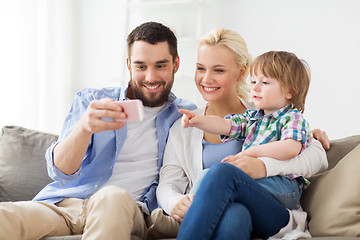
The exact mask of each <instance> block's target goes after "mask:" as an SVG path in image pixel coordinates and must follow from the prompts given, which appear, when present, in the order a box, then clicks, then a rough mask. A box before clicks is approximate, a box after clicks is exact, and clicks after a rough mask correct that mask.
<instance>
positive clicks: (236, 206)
mask: <svg viewBox="0 0 360 240" xmlns="http://www.w3.org/2000/svg"><path fill="white" fill-rule="evenodd" d="M251 231H252V220H251V215H250V212H249V210H248V209H247V208H246V207H245V206H244V205H242V204H240V203H236V202H234V203H231V204H229V206H228V207H227V209H226V210H225V211H224V214H223V216H222V218H221V220H220V223H219V225H218V229H217V231H216V232H215V239H250V235H251Z"/></svg>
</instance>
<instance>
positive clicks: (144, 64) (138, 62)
mask: <svg viewBox="0 0 360 240" xmlns="http://www.w3.org/2000/svg"><path fill="white" fill-rule="evenodd" d="M127 67H128V69H129V72H130V85H131V88H129V90H130V92H131V91H132V93H133V96H128V97H130V98H137V99H140V100H141V101H142V102H143V104H144V105H145V106H148V107H158V106H161V105H163V104H164V103H165V102H166V100H167V97H168V95H169V93H170V91H171V88H172V85H173V83H174V74H175V73H176V72H177V70H178V68H179V57H177V58H176V59H175V62H174V61H173V57H172V55H171V54H170V51H169V45H168V43H167V42H159V43H157V44H154V45H152V44H150V43H147V42H144V41H136V42H134V44H133V46H132V47H131V56H130V57H129V58H128V59H127Z"/></svg>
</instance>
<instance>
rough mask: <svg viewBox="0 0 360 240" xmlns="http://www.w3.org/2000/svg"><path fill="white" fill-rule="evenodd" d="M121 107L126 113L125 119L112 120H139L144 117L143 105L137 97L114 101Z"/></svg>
mask: <svg viewBox="0 0 360 240" xmlns="http://www.w3.org/2000/svg"><path fill="white" fill-rule="evenodd" d="M115 103H116V104H118V105H119V106H121V107H122V109H123V111H124V112H125V113H126V118H125V119H116V118H115V119H114V121H127V122H139V121H142V120H143V119H144V106H143V103H142V102H141V101H140V100H139V99H131V100H125V101H117V102H115Z"/></svg>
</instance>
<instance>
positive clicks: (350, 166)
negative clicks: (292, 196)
mask: <svg viewBox="0 0 360 240" xmlns="http://www.w3.org/2000/svg"><path fill="white" fill-rule="evenodd" d="M359 169H360V145H358V146H357V147H356V148H355V149H353V150H352V151H351V152H350V153H348V154H347V155H346V156H345V157H344V158H343V159H342V160H341V161H340V162H339V163H338V164H337V165H336V166H335V167H334V168H333V169H331V170H329V171H327V172H325V173H322V174H319V175H317V176H315V177H314V178H312V179H311V184H310V186H309V187H308V188H307V189H306V190H305V191H304V193H303V196H302V200H301V202H302V206H303V208H304V210H305V211H306V212H307V213H308V216H309V231H310V233H311V235H312V236H353V237H359V236H360V200H359V199H360V177H359Z"/></svg>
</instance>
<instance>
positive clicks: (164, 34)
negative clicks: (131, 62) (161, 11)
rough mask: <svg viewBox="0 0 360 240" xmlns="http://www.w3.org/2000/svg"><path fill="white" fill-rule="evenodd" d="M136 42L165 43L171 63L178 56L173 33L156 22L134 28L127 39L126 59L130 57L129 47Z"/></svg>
mask: <svg viewBox="0 0 360 240" xmlns="http://www.w3.org/2000/svg"><path fill="white" fill-rule="evenodd" d="M136 41H144V42H147V43H150V44H153V45H154V44H157V43H159V42H165V41H166V42H167V43H168V45H169V50H170V54H171V56H172V57H173V61H175V58H176V57H177V56H178V51H177V39H176V36H175V34H174V32H173V31H171V29H170V28H168V27H167V26H165V25H163V24H161V23H157V22H146V23H143V24H141V25H140V26H138V27H137V28H135V29H134V30H133V31H132V32H131V33H130V34H129V36H128V38H127V51H128V57H129V58H130V57H131V47H132V45H133V44H134V42H136Z"/></svg>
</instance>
